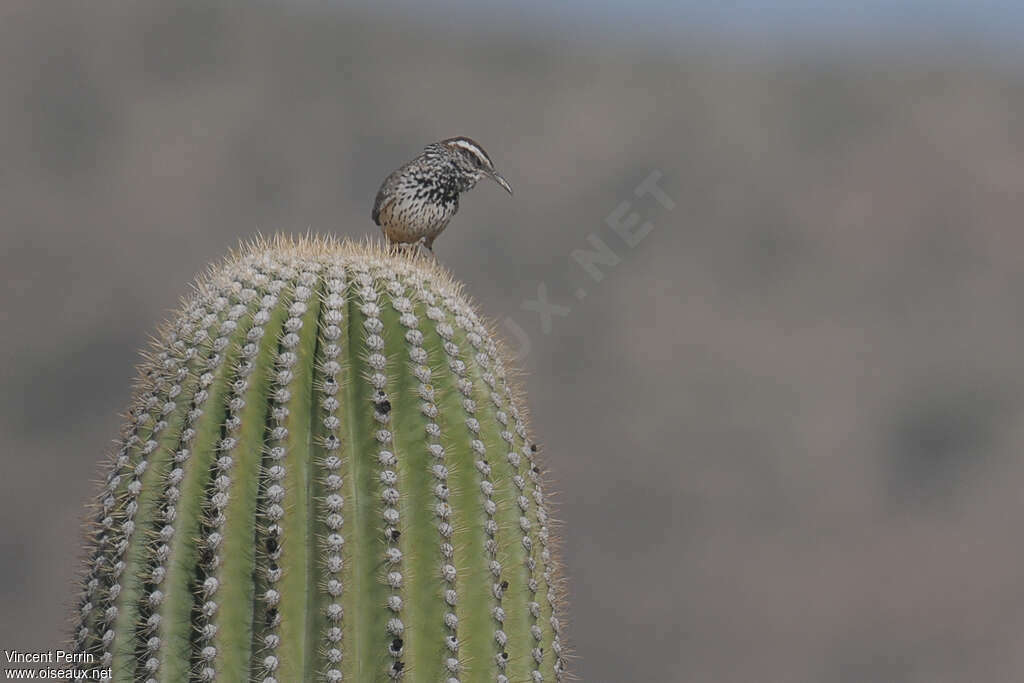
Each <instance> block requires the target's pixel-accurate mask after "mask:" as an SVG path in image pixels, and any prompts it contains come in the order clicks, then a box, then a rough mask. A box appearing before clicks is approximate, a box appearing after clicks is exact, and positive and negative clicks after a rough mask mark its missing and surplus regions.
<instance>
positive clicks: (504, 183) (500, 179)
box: [491, 171, 512, 194]
mask: <svg viewBox="0 0 1024 683" xmlns="http://www.w3.org/2000/svg"><path fill="white" fill-rule="evenodd" d="M491 178H492V179H493V180H494V182H496V183H498V184H499V185H501V186H502V187H504V188H505V191H506V192H508V193H509V194H512V186H511V185H509V184H508V181H507V180H505V178H503V177H502V175H501V174H500V173H498V172H497V171H494V172H493V173H491Z"/></svg>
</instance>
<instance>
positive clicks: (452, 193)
mask: <svg viewBox="0 0 1024 683" xmlns="http://www.w3.org/2000/svg"><path fill="white" fill-rule="evenodd" d="M481 178H490V179H491V180H493V181H494V182H496V183H498V185H501V186H502V187H503V188H505V190H506V191H507V192H508V193H509V194H512V186H511V185H509V184H508V181H507V180H505V178H504V177H502V175H501V174H500V173H498V171H497V170H496V169H495V168H494V162H492V161H491V157H490V156H489V155H488V154H487V152H486V151H484V148H483V147H482V146H481V145H480V143H478V142H476V141H475V140H473V139H471V138H467V137H463V136H459V137H454V138H447V139H445V140H441V141H439V142H434V143H431V144H429V145H427V146H426V147H424V148H423V151H422V152H420V154H419V156H417V157H416V158H415V159H412V160H410V161H408V162H406V163H405V164H403V165H402V166H400V167H398V168H397V169H396V170H395V171H393V172H392V173H391V174H390V175H389V176H388V177H387V178H385V179H384V182H383V183H382V184H381V186H380V190H378V191H377V198H376V200H375V201H374V203H373V213H372V214H371V217H372V218H373V222H374V223H376V224H377V225H379V226H380V228H381V230H382V231H383V233H384V236H385V237H386V238H387V240H388V242H390V243H392V244H398V245H412V248H416V245H418V244H422V245H423V246H424V247H426V249H427V251H429V252H430V253H431V254H433V253H434V240H435V239H437V236H438V235H440V234H441V232H443V231H444V229H445V228H446V227H448V222H449V221H450V220H451V219H452V216H454V215H455V212H456V211H458V210H459V195H461V194H462V193H463V192H466V191H468V190H471V189H473V186H475V185H476V184H477V181H479V180H480V179H481Z"/></svg>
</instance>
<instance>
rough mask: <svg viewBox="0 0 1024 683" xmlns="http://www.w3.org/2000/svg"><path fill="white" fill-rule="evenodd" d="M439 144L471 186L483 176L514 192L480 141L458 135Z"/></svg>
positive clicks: (510, 192) (509, 191)
mask: <svg viewBox="0 0 1024 683" xmlns="http://www.w3.org/2000/svg"><path fill="white" fill-rule="evenodd" d="M438 144H439V145H441V147H442V148H444V151H445V152H446V153H447V154H448V156H450V157H451V159H452V161H453V162H454V163H455V166H456V167H457V168H458V169H459V171H461V172H462V174H463V175H464V176H465V177H466V178H467V179H469V181H470V183H469V185H470V187H472V186H473V185H474V184H476V181H478V180H480V179H481V178H490V179H491V180H493V181H494V182H496V183H498V184H499V185H501V186H502V187H503V188H505V191H507V192H508V193H509V194H512V186H511V185H509V184H508V181H507V180H505V178H503V177H502V175H501V174H500V173H498V171H497V170H496V169H495V168H494V162H492V161H491V157H490V156H488V155H487V152H486V151H485V150H484V148H483V147H481V146H480V143H478V142H476V141H475V140H472V139H470V138H467V137H457V138H448V139H447V140H442V141H441V142H440V143H438Z"/></svg>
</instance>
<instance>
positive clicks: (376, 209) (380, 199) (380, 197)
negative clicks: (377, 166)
mask: <svg viewBox="0 0 1024 683" xmlns="http://www.w3.org/2000/svg"><path fill="white" fill-rule="evenodd" d="M392 199H394V197H393V196H392V195H389V194H387V193H385V192H384V190H383V188H381V191H380V192H378V193H377V201H375V202H374V203H373V213H372V214H370V216H371V217H372V218H373V222H374V223H376V224H377V225H380V212H381V209H383V208H384V205H385V204H387V203H388V202H390V201H391V200H392Z"/></svg>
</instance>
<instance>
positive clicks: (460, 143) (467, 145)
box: [452, 138, 490, 163]
mask: <svg viewBox="0 0 1024 683" xmlns="http://www.w3.org/2000/svg"><path fill="white" fill-rule="evenodd" d="M452 144H453V145H456V146H457V147H461V148H462V149H465V150H469V151H470V152H472V153H473V154H475V155H477V156H478V157H480V158H481V159H483V160H484V161H487V162H488V163H490V159H488V158H487V155H486V154H484V153H483V150H481V149H480V148H479V147H478V146H477V145H474V144H473V143H472V142H470V141H469V140H465V139H463V138H455V139H454V140H452Z"/></svg>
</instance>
